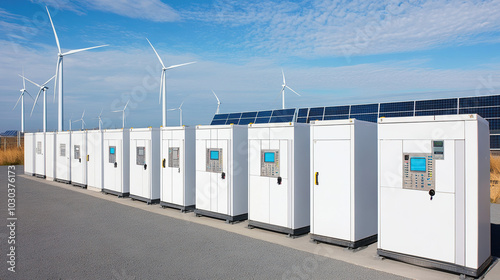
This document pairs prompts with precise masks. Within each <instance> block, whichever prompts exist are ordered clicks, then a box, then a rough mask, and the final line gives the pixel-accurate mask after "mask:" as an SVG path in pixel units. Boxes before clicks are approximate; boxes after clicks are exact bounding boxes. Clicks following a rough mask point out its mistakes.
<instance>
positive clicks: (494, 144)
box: [490, 135, 500, 149]
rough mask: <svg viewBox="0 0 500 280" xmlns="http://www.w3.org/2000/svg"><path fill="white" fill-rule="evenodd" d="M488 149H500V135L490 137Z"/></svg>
mask: <svg viewBox="0 0 500 280" xmlns="http://www.w3.org/2000/svg"><path fill="white" fill-rule="evenodd" d="M490 149H500V135H490Z"/></svg>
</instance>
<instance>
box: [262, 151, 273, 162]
mask: <svg viewBox="0 0 500 280" xmlns="http://www.w3.org/2000/svg"><path fill="white" fill-rule="evenodd" d="M264 162H274V153H264Z"/></svg>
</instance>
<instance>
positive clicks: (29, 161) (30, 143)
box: [24, 133, 35, 175]
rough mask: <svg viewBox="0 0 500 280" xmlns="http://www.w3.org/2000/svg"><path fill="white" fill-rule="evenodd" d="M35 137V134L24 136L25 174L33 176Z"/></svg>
mask: <svg viewBox="0 0 500 280" xmlns="http://www.w3.org/2000/svg"><path fill="white" fill-rule="evenodd" d="M34 142H35V135H34V134H33V133H25V134H24V173H25V174H30V175H31V174H33V173H34V172H35V143H34Z"/></svg>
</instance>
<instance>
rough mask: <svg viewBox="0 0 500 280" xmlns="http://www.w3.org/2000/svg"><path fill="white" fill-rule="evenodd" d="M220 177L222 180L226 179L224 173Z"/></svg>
mask: <svg viewBox="0 0 500 280" xmlns="http://www.w3.org/2000/svg"><path fill="white" fill-rule="evenodd" d="M220 177H221V178H222V179H223V180H224V179H226V173H225V172H222V174H221V175H220Z"/></svg>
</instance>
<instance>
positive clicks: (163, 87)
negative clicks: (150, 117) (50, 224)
mask: <svg viewBox="0 0 500 280" xmlns="http://www.w3.org/2000/svg"><path fill="white" fill-rule="evenodd" d="M146 40H148V38H146ZM148 43H149V45H150V46H151V48H153V51H154V52H155V54H156V56H157V57H158V60H159V61H160V63H161V66H162V69H161V78H160V80H161V82H160V97H159V102H160V101H162V100H163V102H162V106H161V113H162V118H161V122H162V126H163V127H166V126H167V112H166V110H167V101H166V99H167V96H166V93H167V89H166V82H165V79H166V73H165V71H167V70H170V69H173V68H177V67H180V66H184V65H188V64H193V63H196V61H192V62H188V63H182V64H177V65H171V66H168V67H165V64H163V61H162V60H161V58H160V55H159V54H158V52H156V49H155V47H153V44H151V42H150V41H149V40H148ZM162 97H163V99H162Z"/></svg>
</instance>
